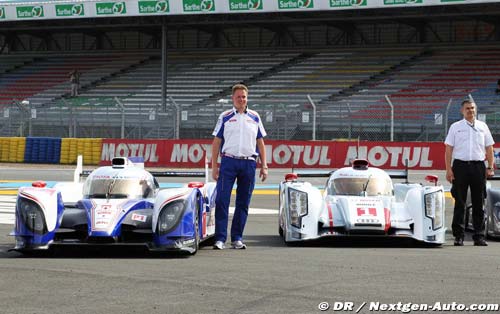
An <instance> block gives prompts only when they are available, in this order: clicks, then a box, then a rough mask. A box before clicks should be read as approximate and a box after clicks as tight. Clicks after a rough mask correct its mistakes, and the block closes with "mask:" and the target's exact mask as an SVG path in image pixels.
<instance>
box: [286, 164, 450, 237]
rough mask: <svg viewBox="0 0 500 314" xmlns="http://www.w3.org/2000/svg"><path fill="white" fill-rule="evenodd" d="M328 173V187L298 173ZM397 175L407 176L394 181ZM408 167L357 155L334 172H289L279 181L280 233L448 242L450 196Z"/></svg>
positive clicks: (433, 180) (289, 235)
mask: <svg viewBox="0 0 500 314" xmlns="http://www.w3.org/2000/svg"><path fill="white" fill-rule="evenodd" d="M299 176H302V177H319V176H328V180H327V182H326V186H325V188H324V191H323V192H322V191H320V189H318V188H317V187H315V186H313V185H311V183H309V182H304V181H299V180H298V177H299ZM391 178H403V179H406V182H404V183H394V184H393V182H392V179H391ZM407 178H408V171H393V172H389V171H387V172H386V171H384V170H381V169H378V168H373V167H369V166H368V162H367V161H366V160H355V161H354V162H353V164H352V167H345V168H341V169H338V170H335V171H330V172H303V173H300V172H297V173H291V174H287V175H286V176H285V181H283V182H281V183H280V186H279V197H280V201H279V202H280V205H279V219H278V220H279V233H280V235H281V236H282V237H283V239H284V241H285V243H286V244H293V243H295V244H296V243H297V242H300V241H307V240H314V239H319V238H322V237H340V236H344V237H345V236H357V235H362V236H386V237H406V238H411V239H414V240H417V241H420V242H422V243H425V244H429V245H433V246H438V245H441V244H443V243H444V242H445V231H446V227H445V197H444V190H443V187H442V186H438V185H437V177H436V176H427V177H426V179H427V180H428V181H430V182H433V183H434V186H422V185H421V184H418V183H408V181H407Z"/></svg>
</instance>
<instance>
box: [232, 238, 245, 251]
mask: <svg viewBox="0 0 500 314" xmlns="http://www.w3.org/2000/svg"><path fill="white" fill-rule="evenodd" d="M231 246H232V247H233V249H236V250H244V249H246V248H247V245H246V244H245V243H243V242H242V241H241V240H238V241H233V242H231Z"/></svg>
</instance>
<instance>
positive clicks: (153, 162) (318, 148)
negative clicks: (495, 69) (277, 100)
mask: <svg viewBox="0 0 500 314" xmlns="http://www.w3.org/2000/svg"><path fill="white" fill-rule="evenodd" d="M211 143H212V140H209V139H208V140H202V139H200V140H167V139H165V140H127V139H100V138H92V139H88V138H51V137H27V138H24V137H12V138H5V137H4V138H0V162H24V163H52V164H75V163H76V158H77V156H78V155H83V161H84V164H86V165H109V163H110V161H111V159H112V158H113V157H135V156H142V157H143V158H144V161H145V166H147V167H168V168H203V167H205V162H206V160H211ZM266 153H267V154H266V155H267V164H268V165H269V167H271V168H332V169H333V168H340V167H343V166H348V165H349V164H350V161H351V160H353V159H355V158H361V159H367V160H368V162H369V163H370V165H372V166H375V167H380V168H384V169H404V168H405V164H408V167H409V168H410V169H415V170H425V169H436V170H441V169H444V168H445V166H444V144H443V143H441V142H366V141H360V142H350V141H276V140H266ZM495 160H496V163H497V164H498V165H500V144H498V145H497V147H496V148H495Z"/></svg>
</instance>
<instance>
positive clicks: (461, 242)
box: [453, 237, 464, 246]
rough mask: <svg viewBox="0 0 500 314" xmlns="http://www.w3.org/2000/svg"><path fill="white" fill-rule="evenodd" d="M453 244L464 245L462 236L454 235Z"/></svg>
mask: <svg viewBox="0 0 500 314" xmlns="http://www.w3.org/2000/svg"><path fill="white" fill-rule="evenodd" d="M453 245H454V246H464V238H460V237H456V238H455V242H453Z"/></svg>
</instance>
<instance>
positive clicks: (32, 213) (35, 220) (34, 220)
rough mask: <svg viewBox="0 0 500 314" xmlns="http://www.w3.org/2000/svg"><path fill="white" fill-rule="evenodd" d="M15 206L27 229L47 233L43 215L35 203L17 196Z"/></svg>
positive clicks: (37, 232)
mask: <svg viewBox="0 0 500 314" xmlns="http://www.w3.org/2000/svg"><path fill="white" fill-rule="evenodd" d="M16 206H17V210H18V212H19V213H21V219H22V221H23V223H24V225H25V226H26V228H28V230H30V231H31V232H33V233H36V234H45V233H47V224H46V223H45V215H44V214H43V211H42V209H41V208H40V206H38V204H37V203H35V202H33V201H31V200H28V199H25V198H22V197H19V198H18V200H17V205H16Z"/></svg>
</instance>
